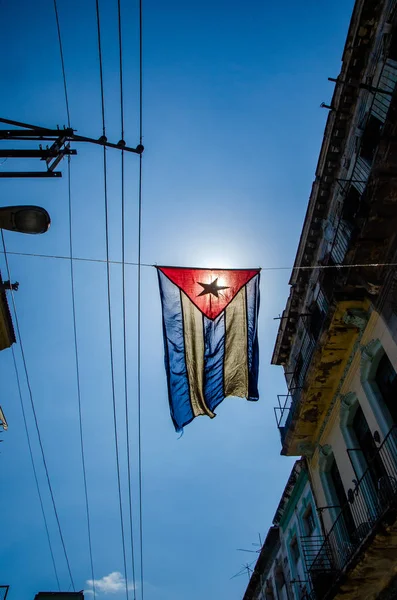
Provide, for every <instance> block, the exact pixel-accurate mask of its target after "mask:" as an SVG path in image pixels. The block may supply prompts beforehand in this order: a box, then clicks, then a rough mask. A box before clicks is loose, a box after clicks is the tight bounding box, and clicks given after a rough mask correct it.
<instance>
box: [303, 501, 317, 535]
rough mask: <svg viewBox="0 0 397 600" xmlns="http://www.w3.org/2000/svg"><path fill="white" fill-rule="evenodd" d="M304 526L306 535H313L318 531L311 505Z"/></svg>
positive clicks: (305, 516)
mask: <svg viewBox="0 0 397 600" xmlns="http://www.w3.org/2000/svg"><path fill="white" fill-rule="evenodd" d="M303 526H304V528H305V532H306V535H311V534H312V533H313V531H314V530H315V529H316V522H315V520H314V515H313V509H312V505H311V504H310V505H309V507H308V509H307V511H306V512H305V514H304V515H303Z"/></svg>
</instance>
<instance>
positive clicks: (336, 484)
mask: <svg viewBox="0 0 397 600" xmlns="http://www.w3.org/2000/svg"><path fill="white" fill-rule="evenodd" d="M329 475H330V479H331V481H332V485H333V488H334V492H335V495H336V498H337V501H338V505H339V506H340V508H341V509H343V515H342V520H343V534H344V535H345V537H346V538H348V539H350V538H351V536H352V535H353V534H354V531H355V529H356V526H355V523H354V519H353V515H352V513H351V510H350V506H349V504H348V502H347V496H346V492H345V488H344V487H343V483H342V479H341V476H340V473H339V469H338V465H337V464H336V460H335V459H334V460H333V462H332V466H331V468H330V470H329ZM338 522H339V523H340V522H341V517H339V519H338Z"/></svg>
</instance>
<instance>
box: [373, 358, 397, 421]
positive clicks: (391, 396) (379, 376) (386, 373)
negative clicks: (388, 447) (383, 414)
mask: <svg viewBox="0 0 397 600" xmlns="http://www.w3.org/2000/svg"><path fill="white" fill-rule="evenodd" d="M375 383H376V384H377V386H378V388H379V391H380V393H381V394H382V398H383V400H384V402H385V404H386V406H387V408H388V409H389V412H390V414H391V417H392V419H393V421H394V423H397V373H396V371H395V370H394V368H393V365H392V364H391V362H390V360H389V358H388V356H387V354H384V355H383V356H382V358H381V359H380V361H379V365H378V368H377V370H376V374H375Z"/></svg>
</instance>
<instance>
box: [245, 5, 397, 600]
mask: <svg viewBox="0 0 397 600" xmlns="http://www.w3.org/2000/svg"><path fill="white" fill-rule="evenodd" d="M396 82H397V2H396V0H380V1H377V2H373V1H371V0H357V1H356V4H355V7H354V10H353V15H352V19H351V23H350V27H349V31H348V35H347V40H346V45H345V48H344V52H343V58H342V68H341V72H340V75H339V76H338V77H337V78H336V79H335V91H334V94H333V98H332V101H331V103H330V104H329V105H326V106H325V108H326V109H327V110H329V115H328V119H327V124H326V128H325V133H324V139H323V143H322V147H321V151H320V156H319V161H318V165H317V169H316V177H315V181H314V183H313V186H312V190H311V195H310V199H309V205H308V209H307V213H306V217H305V221H304V225H303V230H302V234H301V238H300V242H299V247H298V251H297V255H296V260H295V264H294V269H293V272H292V275H291V279H290V286H291V289H290V295H289V298H288V300H287V305H286V308H285V310H284V312H283V315H282V319H281V321H280V327H279V332H278V336H277V340H276V344H275V349H274V353H273V358H272V363H273V364H275V365H280V366H282V367H283V369H284V373H285V379H286V384H287V390H286V392H285V393H283V394H280V395H279V396H278V401H277V406H276V408H275V413H276V417H277V425H278V428H279V431H280V437H281V446H282V449H281V453H282V454H283V455H287V456H303V457H305V464H306V465H307V475H308V485H309V486H310V485H311V488H312V494H313V503H314V508H315V514H316V518H317V521H316V530H315V531H312V532H311V534H310V535H305V532H304V531H302V530H301V529H299V528H296V529H295V530H293V529H291V534H290V535H292V536H294V535H295V536H296V539H297V544H298V549H299V560H300V561H301V563H300V564H299V561H298V559H297V557H298V549H297V548H296V547H294V545H293V546H292V551H291V539H292V538H290V537H288V535H286V533H285V531H283V523H284V520H285V517H281V519H280V522H279V523H277V519H276V522H275V526H277V527H278V531H279V538H280V542H279V543H280V549H281V550H282V544H283V541H284V542H285V544H286V548H287V550H288V551H287V555H286V557H285V558H286V561H287V565H288V569H287V568H286V571H288V572H289V573H290V574H291V575H290V581H292V582H294V581H296V580H297V579H300V578H301V577H302V580H306V581H307V585H306V587H302V588H298V587H297V586H296V584H294V585H292V586H290V588H291V592H290V593H291V594H292V593H293V596H292V597H293V598H297V599H298V598H300V597H305V595H310V597H311V598H313V599H314V598H315V599H316V600H331V599H333V598H342V596H343V598H344V599H345V600H350V599H356V600H359V599H360V600H363V599H364V598H368V599H370V598H371V599H375V598H385V599H386V598H397V521H396V517H397V269H396V266H395V265H396V264H397V92H396ZM287 513H288V511H287ZM283 514H285V513H283ZM291 523H292V521H291ZM291 527H292V526H291ZM294 539H295V538H294ZM258 562H259V561H258ZM294 565H295V567H294ZM294 569H295V570H294ZM270 572H271V571H269V573H270ZM299 594H300V595H299ZM254 597H255V596H253V598H254ZM257 597H258V598H260V596H257ZM274 597H275V598H281V597H282V596H281V595H274ZM288 597H289V598H290V597H291V596H288ZM246 600H249V598H247V599H246Z"/></svg>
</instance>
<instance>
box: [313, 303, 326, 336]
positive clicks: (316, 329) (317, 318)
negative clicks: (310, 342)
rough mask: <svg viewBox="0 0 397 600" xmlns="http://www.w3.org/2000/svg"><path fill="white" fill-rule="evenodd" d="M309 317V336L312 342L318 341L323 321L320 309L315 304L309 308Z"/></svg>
mask: <svg viewBox="0 0 397 600" xmlns="http://www.w3.org/2000/svg"><path fill="white" fill-rule="evenodd" d="M310 313H311V314H310V317H309V331H310V335H311V336H312V338H313V339H314V340H318V338H319V335H320V332H321V328H322V325H323V321H324V313H323V311H322V310H321V309H320V307H319V305H318V304H317V302H313V304H312V306H311V307H310Z"/></svg>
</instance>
